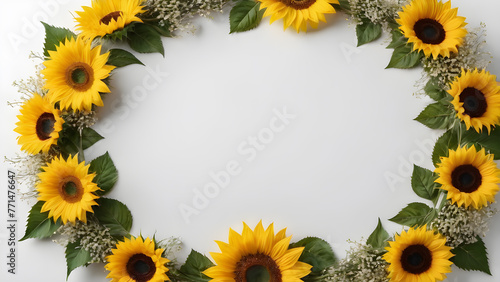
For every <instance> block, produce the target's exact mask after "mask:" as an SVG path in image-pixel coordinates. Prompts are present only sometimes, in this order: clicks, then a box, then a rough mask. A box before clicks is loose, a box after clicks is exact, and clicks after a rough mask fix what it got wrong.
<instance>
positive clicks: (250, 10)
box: [229, 0, 264, 33]
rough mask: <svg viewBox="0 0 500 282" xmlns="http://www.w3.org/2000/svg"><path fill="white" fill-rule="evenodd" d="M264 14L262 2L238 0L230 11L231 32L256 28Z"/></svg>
mask: <svg viewBox="0 0 500 282" xmlns="http://www.w3.org/2000/svg"><path fill="white" fill-rule="evenodd" d="M263 15H264V10H260V2H258V1H253V0H243V1H240V2H238V3H237V4H236V5H235V6H234V7H233V8H232V9H231V12H230V13H229V24H230V33H233V32H243V31H247V30H251V29H254V28H256V27H257V26H258V25H259V24H260V21H261V20H262V16H263Z"/></svg>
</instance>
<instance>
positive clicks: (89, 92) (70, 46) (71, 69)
mask: <svg viewBox="0 0 500 282" xmlns="http://www.w3.org/2000/svg"><path fill="white" fill-rule="evenodd" d="M56 49H57V50H56V51H49V54H50V58H49V59H48V60H46V61H45V62H44V65H45V69H44V70H42V74H43V76H44V78H45V79H46V83H45V88H47V89H48V94H47V96H48V98H49V99H50V102H51V103H53V104H55V103H57V102H59V105H60V108H61V109H73V110H75V111H91V110H92V105H93V104H94V105H97V106H102V105H103V102H102V99H101V95H100V92H102V93H105V92H109V88H108V87H107V86H106V84H105V83H104V82H103V80H104V79H105V78H107V77H108V76H109V74H110V72H111V70H113V69H114V68H115V67H114V66H107V65H104V64H105V63H106V62H107V59H108V56H109V53H106V54H103V55H101V54H100V46H98V47H95V48H93V49H92V48H91V42H90V41H84V40H83V38H82V37H78V38H77V39H76V40H75V39H74V38H71V39H69V40H67V39H66V40H65V42H63V43H61V44H60V45H59V46H58V47H57V48H56Z"/></svg>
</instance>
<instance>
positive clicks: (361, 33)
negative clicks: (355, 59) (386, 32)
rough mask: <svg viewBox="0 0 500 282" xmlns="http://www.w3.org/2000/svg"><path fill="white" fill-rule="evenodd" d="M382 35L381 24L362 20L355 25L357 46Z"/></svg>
mask: <svg viewBox="0 0 500 282" xmlns="http://www.w3.org/2000/svg"><path fill="white" fill-rule="evenodd" d="M381 35H382V25H381V24H375V23H372V22H370V21H364V22H363V23H362V24H360V25H357V26H356V36H357V37H358V46H361V45H363V44H366V43H369V42H372V41H374V40H376V39H378V38H380V36H381Z"/></svg>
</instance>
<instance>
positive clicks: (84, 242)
mask: <svg viewBox="0 0 500 282" xmlns="http://www.w3.org/2000/svg"><path fill="white" fill-rule="evenodd" d="M57 233H59V234H60V237H59V238H57V239H55V240H54V242H56V243H58V244H60V245H62V246H66V245H68V243H74V242H77V241H79V242H80V245H81V246H82V248H83V249H84V250H86V251H88V252H89V253H90V256H91V258H92V260H91V261H90V263H101V262H102V263H104V262H106V257H107V256H108V255H111V254H112V253H111V249H113V248H114V247H115V246H116V243H117V240H116V239H114V238H113V237H112V236H111V235H110V234H109V229H107V228H106V227H104V226H102V225H100V224H99V223H97V222H95V221H93V220H91V219H89V220H87V224H85V223H83V222H81V221H79V220H77V221H76V222H75V224H72V223H69V222H68V223H66V224H65V225H63V226H61V227H59V229H58V230H57Z"/></svg>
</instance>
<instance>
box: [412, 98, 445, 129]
mask: <svg viewBox="0 0 500 282" xmlns="http://www.w3.org/2000/svg"><path fill="white" fill-rule="evenodd" d="M454 118H455V111H454V110H453V109H451V108H450V107H449V106H446V105H443V104H442V103H439V102H436V103H433V104H430V105H428V106H427V107H425V109H424V110H423V111H422V112H421V113H420V114H419V115H418V117H416V118H415V120H416V121H418V122H420V123H421V124H423V125H425V126H427V127H429V128H432V129H448V128H449V127H450V125H451V124H452V123H453V121H454Z"/></svg>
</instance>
